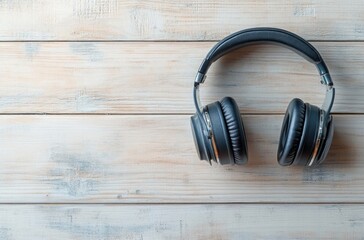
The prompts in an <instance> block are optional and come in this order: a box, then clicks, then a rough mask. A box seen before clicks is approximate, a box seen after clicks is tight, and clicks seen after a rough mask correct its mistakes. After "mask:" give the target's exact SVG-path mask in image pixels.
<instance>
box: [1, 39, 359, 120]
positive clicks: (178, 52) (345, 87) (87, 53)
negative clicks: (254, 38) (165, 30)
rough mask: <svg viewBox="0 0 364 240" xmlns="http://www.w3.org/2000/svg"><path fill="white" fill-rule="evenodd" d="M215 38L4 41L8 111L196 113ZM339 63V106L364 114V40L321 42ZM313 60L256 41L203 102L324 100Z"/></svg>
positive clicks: (329, 58)
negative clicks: (197, 89)
mask: <svg viewBox="0 0 364 240" xmlns="http://www.w3.org/2000/svg"><path fill="white" fill-rule="evenodd" d="M213 44H214V43H0V52H1V54H0V65H1V67H2V70H1V71H0V86H1V87H0V112H1V113H122V114H136V113H143V114H148V113H193V112H194V107H193V101H192V83H193V80H194V76H195V74H196V72H197V69H198V66H199V65H200V63H201V61H202V59H203V58H204V56H205V55H206V53H207V52H208V50H209V49H210V48H211V47H212V45H213ZM314 45H315V46H316V47H317V48H318V49H319V51H320V52H321V53H322V55H323V57H324V58H325V59H326V62H327V64H328V66H329V68H330V70H331V73H332V77H333V79H334V82H335V85H336V88H337V94H336V95H337V96H336V100H335V104H334V108H333V111H334V112H337V113H363V112H364V107H363V106H364V98H363V97H362V96H363V94H362V92H363V91H364V81H362V79H364V70H363V67H362V66H363V65H364V44H363V43H337V42H336V43H314ZM324 91H325V90H324V88H323V87H322V86H320V84H319V76H318V74H317V72H316V70H315V68H314V66H313V65H311V64H310V63H308V62H306V61H305V60H304V59H302V58H301V57H300V56H297V55H296V54H295V53H293V52H291V51H290V50H287V49H284V48H281V47H277V46H255V47H249V48H245V49H242V50H240V51H237V52H234V53H232V54H229V55H228V56H226V57H224V58H223V59H221V60H220V61H219V62H216V63H215V64H214V65H213V66H212V69H211V71H210V72H209V77H208V79H207V81H206V84H205V85H204V86H202V89H201V95H202V99H203V103H205V104H207V103H210V102H213V101H216V100H220V99H221V98H222V97H224V96H227V95H229V96H232V97H234V98H235V99H236V101H237V103H238V105H239V106H240V109H241V111H242V112H244V113H246V112H248V113H284V112H285V110H286V108H287V105H288V103H289V101H290V100H291V99H293V98H294V97H299V98H302V99H303V100H304V101H306V102H310V103H311V104H316V105H318V106H321V104H322V99H323V97H324Z"/></svg>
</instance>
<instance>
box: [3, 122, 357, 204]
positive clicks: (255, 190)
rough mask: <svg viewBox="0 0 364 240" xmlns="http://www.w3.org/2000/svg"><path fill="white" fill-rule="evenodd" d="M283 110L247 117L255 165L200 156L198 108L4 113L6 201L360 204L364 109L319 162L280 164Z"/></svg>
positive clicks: (339, 130)
mask: <svg viewBox="0 0 364 240" xmlns="http://www.w3.org/2000/svg"><path fill="white" fill-rule="evenodd" d="M282 118H283V116H282V115H276V116H273V115H272V116H261V115H259V116H244V118H243V120H244V121H245V126H246V131H247V138H248V139H249V143H248V146H249V163H248V164H247V165H246V166H244V167H239V166H224V167H223V166H217V165H213V166H212V167H210V166H209V165H208V164H207V163H206V162H201V161H199V160H198V158H197V155H196V153H195V147H194V143H193V140H192V136H191V132H190V126H189V116H185V115H176V116H168V115H167V116H135V115H134V116H104V115H97V116H58V115H53V116H1V117H0V133H1V134H0V146H1V151H0V163H1V164H0V182H1V184H0V202H1V203H40V202H41V203H63V202H69V203H96V202H97V203H161V202H163V203H171V202H180V203H184V202H199V203H204V202H244V203H245V202H265V203H267V202H269V203H270V202H278V203H282V202H284V203H285V202H300V203H301V202H302V203H303V202H306V203H307V202H315V203H319V202H330V203H331V202H332V203H334V202H335V203H343V202H345V203H346V202H359V203H362V202H363V199H364V187H363V186H364V175H363V171H364V162H363V161H362V158H363V155H364V148H363V139H364V131H363V126H364V116H362V115H339V116H335V121H336V128H335V139H334V143H333V146H332V149H331V151H330V154H329V156H328V159H327V162H326V163H325V164H324V165H322V166H320V167H318V168H300V167H288V168H284V167H280V166H279V165H278V164H277V162H276V149H277V144H278V138H279V132H280V127H281V121H282Z"/></svg>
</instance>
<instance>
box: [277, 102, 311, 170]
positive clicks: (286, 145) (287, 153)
mask: <svg viewBox="0 0 364 240" xmlns="http://www.w3.org/2000/svg"><path fill="white" fill-rule="evenodd" d="M305 112H306V106H305V104H304V102H303V101H302V100H301V99H298V98H294V99H293V100H292V101H291V102H290V103H289V105H288V108H287V111H286V114H285V116H284V119H283V123H282V129H281V135H280V138H279V144H278V152H277V158H278V163H279V164H280V165H282V166H288V165H291V164H292V163H293V161H294V159H295V157H296V154H297V151H298V148H299V144H300V141H301V137H302V131H303V125H304V121H305Z"/></svg>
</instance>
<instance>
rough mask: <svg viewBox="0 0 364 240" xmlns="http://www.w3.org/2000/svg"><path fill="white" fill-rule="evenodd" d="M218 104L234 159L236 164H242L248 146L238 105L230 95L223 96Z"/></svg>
mask: <svg viewBox="0 0 364 240" xmlns="http://www.w3.org/2000/svg"><path fill="white" fill-rule="evenodd" d="M220 104H221V109H222V112H223V114H224V118H225V123H226V127H227V131H228V135H229V138H230V143H231V146H232V150H233V156H234V161H235V163H236V164H244V163H246V162H247V161H248V154H247V150H248V148H247V141H246V137H245V131H244V125H243V121H242V119H241V116H240V112H239V108H238V105H237V104H236V102H235V100H234V99H233V98H231V97H225V98H223V99H222V100H221V102H220Z"/></svg>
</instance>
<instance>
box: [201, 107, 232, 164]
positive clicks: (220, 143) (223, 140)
mask: <svg viewBox="0 0 364 240" xmlns="http://www.w3.org/2000/svg"><path fill="white" fill-rule="evenodd" d="M206 111H207V112H208V115H209V117H210V121H211V129H212V138H211V144H212V147H213V151H214V155H215V156H216V160H217V161H218V162H219V163H220V164H221V165H224V164H234V163H235V161H234V156H233V150H232V147H231V142H230V137H229V133H228V130H227V127H226V123H225V118H224V114H223V112H222V109H221V104H220V102H214V103H211V104H209V105H207V106H206Z"/></svg>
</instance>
